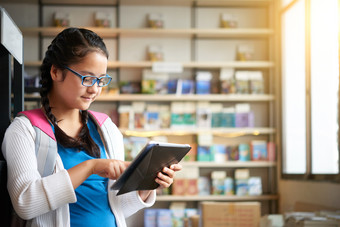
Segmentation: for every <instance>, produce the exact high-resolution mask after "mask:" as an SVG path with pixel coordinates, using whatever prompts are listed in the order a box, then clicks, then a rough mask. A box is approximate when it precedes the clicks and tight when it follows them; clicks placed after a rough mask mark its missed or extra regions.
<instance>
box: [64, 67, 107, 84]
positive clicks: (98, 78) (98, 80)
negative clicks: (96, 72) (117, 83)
mask: <svg viewBox="0 0 340 227" xmlns="http://www.w3.org/2000/svg"><path fill="white" fill-rule="evenodd" d="M65 69H67V70H69V71H70V72H72V73H73V74H74V75H76V76H78V77H80V78H81V85H83V86H85V87H92V86H93V85H94V84H95V83H97V85H98V87H105V86H107V85H109V84H110V82H111V80H112V77H111V76H109V75H107V74H106V75H105V76H101V77H96V76H83V75H81V74H80V73H78V72H76V71H74V70H73V69H70V68H69V67H67V66H65ZM86 77H92V78H94V80H92V85H91V86H90V85H85V84H84V79H85V78H86ZM102 78H109V79H110V80H109V82H108V83H107V84H105V85H103V86H100V85H99V83H100V80H101V79H102Z"/></svg>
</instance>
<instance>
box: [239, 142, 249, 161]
mask: <svg viewBox="0 0 340 227" xmlns="http://www.w3.org/2000/svg"><path fill="white" fill-rule="evenodd" d="M238 152H239V159H238V160H239V161H250V160H251V157H250V147H249V144H247V143H241V144H239V145H238Z"/></svg>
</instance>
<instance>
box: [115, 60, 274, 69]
mask: <svg viewBox="0 0 340 227" xmlns="http://www.w3.org/2000/svg"><path fill="white" fill-rule="evenodd" d="M152 64H153V62H151V61H140V62H124V61H121V62H119V63H118V67H120V68H147V67H152ZM182 65H183V67H184V68H198V69H199V68H204V69H219V68H272V67H274V63H273V62H270V61H225V62H183V63H182Z"/></svg>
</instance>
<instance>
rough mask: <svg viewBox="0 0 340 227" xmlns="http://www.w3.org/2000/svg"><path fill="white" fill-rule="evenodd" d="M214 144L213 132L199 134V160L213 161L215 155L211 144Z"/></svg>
mask: <svg viewBox="0 0 340 227" xmlns="http://www.w3.org/2000/svg"><path fill="white" fill-rule="evenodd" d="M212 144H213V135H212V134H211V133H200V134H198V135H197V161H203V162H205V161H208V162H209V161H212V160H213V157H212V154H211V151H210V146H211V145H212Z"/></svg>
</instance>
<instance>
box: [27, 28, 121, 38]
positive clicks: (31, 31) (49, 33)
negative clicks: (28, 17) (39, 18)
mask: <svg viewBox="0 0 340 227" xmlns="http://www.w3.org/2000/svg"><path fill="white" fill-rule="evenodd" d="M65 28H66V27H33V28H32V27H27V28H26V27H21V28H20V30H21V32H22V33H23V34H24V37H25V36H29V35H38V34H41V35H42V36H46V37H55V36H56V35H57V34H58V33H60V32H61V31H62V30H64V29H65ZM84 28H87V29H89V30H92V31H94V32H95V33H97V34H99V35H100V36H101V37H103V38H115V37H117V36H118V34H119V29H118V28H100V27H84Z"/></svg>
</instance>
